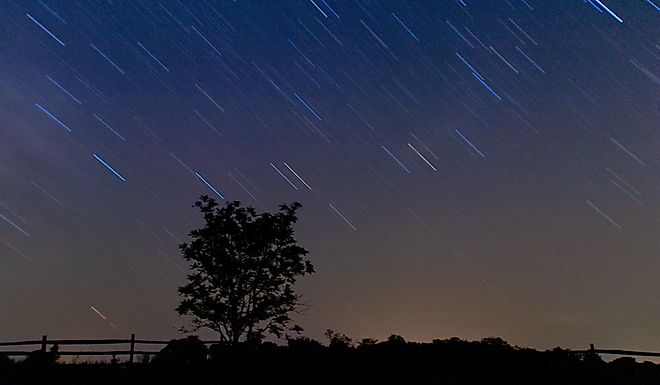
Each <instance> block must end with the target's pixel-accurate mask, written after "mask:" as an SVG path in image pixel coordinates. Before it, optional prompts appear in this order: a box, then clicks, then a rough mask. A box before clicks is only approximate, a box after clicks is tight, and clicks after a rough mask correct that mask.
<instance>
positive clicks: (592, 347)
mask: <svg viewBox="0 0 660 385" xmlns="http://www.w3.org/2000/svg"><path fill="white" fill-rule="evenodd" d="M589 350H591V352H592V353H593V352H594V350H596V349H595V348H594V344H589Z"/></svg>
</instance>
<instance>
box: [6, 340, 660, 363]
mask: <svg viewBox="0 0 660 385" xmlns="http://www.w3.org/2000/svg"><path fill="white" fill-rule="evenodd" d="M169 342H170V341H164V340H138V339H136V338H135V334H131V338H129V339H121V338H114V339H113V338H110V339H95V340H71V339H61V340H49V339H48V336H42V337H41V339H40V340H26V341H5V342H2V341H0V347H8V346H40V348H39V349H38V350H37V351H41V352H46V351H47V349H48V346H51V347H52V346H54V345H57V346H58V348H59V346H85V345H124V344H127V345H129V350H83V351H59V350H58V352H57V354H58V355H60V356H112V357H116V356H128V362H129V363H133V361H134V358H135V355H156V354H158V353H159V351H153V350H135V346H136V345H162V346H165V345H167V344H168V343H169ZM201 342H202V343H203V344H205V345H210V344H215V343H218V342H219V341H201ZM570 352H572V353H576V354H607V355H617V356H629V357H660V353H658V352H644V351H635V350H623V349H596V348H595V347H594V344H590V346H589V349H586V350H570ZM32 353H33V351H27V350H1V349H0V354H4V355H7V356H15V357H21V356H23V357H26V356H29V355H30V354H32Z"/></svg>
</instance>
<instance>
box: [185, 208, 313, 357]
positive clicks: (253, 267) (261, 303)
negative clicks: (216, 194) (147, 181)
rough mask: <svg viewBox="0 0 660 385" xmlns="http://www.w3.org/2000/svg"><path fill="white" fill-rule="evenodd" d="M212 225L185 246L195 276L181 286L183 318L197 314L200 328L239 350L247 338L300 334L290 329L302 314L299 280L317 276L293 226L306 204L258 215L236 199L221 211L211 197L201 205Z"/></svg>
mask: <svg viewBox="0 0 660 385" xmlns="http://www.w3.org/2000/svg"><path fill="white" fill-rule="evenodd" d="M195 207H198V208H199V209H200V211H201V212H202V214H203V216H204V220H205V222H206V225H205V226H204V227H203V228H200V229H197V230H193V231H191V232H190V237H191V239H192V240H191V242H190V243H183V244H181V245H180V246H179V248H180V249H181V251H182V253H183V257H184V258H185V259H186V260H187V261H188V262H190V268H191V269H192V270H193V272H192V273H191V274H189V275H188V283H187V284H186V285H184V286H181V287H179V294H180V295H181V296H182V297H183V299H182V300H181V303H180V304H179V306H178V307H177V309H176V310H177V311H178V312H179V314H181V315H192V316H193V321H192V322H193V326H194V330H198V329H199V328H201V327H208V328H210V329H212V330H215V331H217V332H218V333H220V336H221V338H222V339H223V340H226V341H229V342H230V343H231V344H233V345H235V344H236V343H238V342H239V340H240V339H241V337H242V336H244V335H245V336H246V337H247V339H248V340H255V339H256V340H259V339H261V337H262V336H263V335H264V332H269V333H272V334H274V335H276V336H278V337H281V335H282V332H284V331H285V330H291V331H295V332H300V331H301V330H302V328H300V327H299V326H297V325H293V326H289V322H290V321H291V319H290V316H289V314H290V313H291V312H294V311H297V310H298V309H299V305H300V303H299V300H300V296H299V295H297V294H296V293H295V292H294V291H293V285H294V284H295V282H296V278H297V277H298V276H303V275H305V274H311V273H314V267H313V266H312V263H311V262H310V261H309V260H304V259H303V257H304V256H305V255H307V253H308V252H307V250H305V249H304V248H303V247H301V246H299V245H298V244H297V241H296V240H295V238H294V231H293V224H294V223H295V222H296V220H297V217H296V210H297V209H298V208H300V207H301V205H300V203H298V202H294V203H292V204H290V205H286V204H284V205H281V206H280V210H279V212H277V213H274V214H273V213H268V212H264V213H257V212H256V210H255V209H254V208H253V207H241V204H240V202H238V201H234V202H231V203H228V204H227V205H226V206H224V207H223V206H220V205H219V204H218V203H217V202H216V201H215V200H214V199H212V198H209V197H208V196H206V195H203V196H201V197H200V199H199V200H198V201H197V202H195Z"/></svg>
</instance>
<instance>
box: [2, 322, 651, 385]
mask: <svg viewBox="0 0 660 385" xmlns="http://www.w3.org/2000/svg"><path fill="white" fill-rule="evenodd" d="M326 336H327V337H328V339H329V343H327V344H322V343H320V342H318V341H315V340H313V339H309V338H306V337H297V338H288V339H287V344H286V345H284V346H282V345H276V344H273V343H270V342H261V341H252V342H249V343H239V344H236V345H232V344H226V345H225V344H215V345H211V346H210V347H207V346H206V345H204V344H203V343H202V342H201V341H200V340H199V339H197V337H188V338H185V339H179V340H173V341H171V342H170V343H169V344H168V345H167V346H166V347H165V348H163V349H162V350H161V351H160V353H159V354H158V355H157V356H155V357H153V359H150V357H149V356H144V357H142V359H141V360H138V362H137V363H134V364H126V363H121V362H118V361H117V360H114V361H113V362H111V363H60V362H58V357H57V352H56V351H51V352H34V354H33V355H32V356H30V357H28V358H27V359H25V360H21V361H17V362H14V361H12V360H10V359H9V358H8V357H6V356H2V355H0V384H2V385H5V384H7V385H8V384H11V385H22V384H30V385H32V384H92V383H93V384H158V385H168V384H190V385H195V384H218V385H224V384H231V385H243V384H246V385H247V384H260V385H262V384H273V385H280V384H281V385H285V384H286V385H298V384H300V385H303V384H304V385H316V384H318V385H325V384H338V385H339V384H341V385H353V384H355V385H368V384H379V385H389V384H391V385H394V384H401V385H418V384H419V385H422V384H455V385H463V384H465V385H467V384H475V385H476V384H506V385H515V384H525V385H528V384H538V385H544V384H548V385H550V384H552V385H556V384H580V385H587V384H594V385H595V384H598V385H608V384H612V385H614V384H627V385H637V384H639V385H648V384H660V365H656V364H654V363H651V362H642V363H640V362H636V361H635V360H634V359H632V358H619V359H616V360H614V361H611V362H605V361H603V360H602V359H601V358H600V357H599V356H598V355H596V354H594V353H588V354H581V353H576V352H571V351H569V350H563V349H560V348H555V349H554V350H549V351H537V350H534V349H529V348H520V347H516V346H511V345H509V344H508V343H507V342H505V341H504V340H502V339H500V338H486V339H483V340H481V341H465V340H461V339H458V338H451V339H447V340H433V342H431V343H417V342H407V341H405V340H404V339H403V338H402V337H400V336H397V335H392V336H390V337H389V338H388V339H387V340H386V341H382V342H379V341H376V340H374V339H363V340H361V341H358V342H354V341H352V340H351V339H350V338H349V337H347V336H345V335H343V334H340V333H335V332H332V331H328V332H327V333H326Z"/></svg>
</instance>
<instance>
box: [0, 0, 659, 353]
mask: <svg viewBox="0 0 660 385" xmlns="http://www.w3.org/2000/svg"><path fill="white" fill-rule="evenodd" d="M659 11H660V8H659V7H658V3H657V1H655V0H630V1H621V0H616V1H615V0H603V1H599V0H565V1H540V0H501V1H476V0H475V1H471V0H451V1H398V0H396V1H387V2H386V1H374V0H341V1H340V0H286V1H264V2H260V1H248V0H245V1H243V0H237V1H217V0H202V1H190V0H161V1H156V0H153V1H152V0H132V1H128V0H118V1H105V0H103V1H95V2H70V1H55V0H37V1H4V2H2V4H0V36H1V38H0V261H2V268H1V269H0V314H2V317H0V319H1V321H0V325H2V327H1V328H0V339H3V340H14V339H19V338H22V337H29V338H33V337H34V336H40V335H42V334H48V335H49V336H51V335H52V336H57V337H61V338H102V337H105V336H108V337H115V336H123V334H121V333H124V334H126V333H127V332H131V333H132V332H135V333H137V334H138V335H140V336H142V337H144V338H151V337H153V338H171V337H175V336H178V335H179V331H178V329H179V327H180V326H182V325H183V324H184V323H185V320H183V319H181V318H179V317H178V315H177V314H176V312H175V311H174V307H175V306H176V303H177V301H178V297H177V292H176V288H177V287H178V285H180V284H181V283H182V282H184V280H185V278H186V263H185V261H184V260H183V259H182V258H181V255H180V252H179V250H178V244H179V243H180V242H183V241H185V240H186V239H187V234H188V232H189V231H190V230H192V229H194V228H196V227H197V226H199V225H200V224H201V218H199V213H198V212H196V209H195V208H193V207H191V206H192V204H193V202H194V201H195V199H196V198H197V197H198V196H199V195H201V194H208V195H209V196H212V197H214V198H217V199H218V200H219V201H223V200H226V201H234V200H239V201H242V202H244V203H245V204H251V205H254V206H255V207H256V208H258V209H259V210H270V211H273V210H276V209H277V207H278V205H279V204H282V203H290V202H293V201H299V202H301V203H302V205H303V207H302V209H301V210H300V211H299V221H298V223H297V225H296V236H297V238H298V240H299V241H300V243H301V245H303V246H304V247H305V248H307V249H308V250H309V251H310V255H309V257H310V259H311V260H312V261H313V263H314V265H315V266H316V270H317V272H318V273H317V274H316V275H315V276H312V277H311V278H305V279H303V280H302V281H301V282H300V292H301V293H302V294H303V299H304V300H305V302H307V303H310V304H311V305H312V307H311V308H310V310H308V311H307V312H305V313H304V314H303V315H301V316H297V321H298V322H300V323H301V324H302V325H303V326H304V327H305V329H306V332H305V333H306V334H308V335H310V336H311V337H315V338H319V339H321V338H322V335H323V332H324V331H325V329H327V328H332V329H334V330H340V331H342V332H345V333H347V334H349V335H351V336H354V337H356V338H362V337H376V338H383V337H386V336H388V335H389V334H392V333H397V334H401V335H403V336H404V337H406V338H407V339H411V340H431V339H432V338H446V337H450V336H454V335H456V336H459V337H462V338H482V337H487V336H501V337H503V338H505V339H506V340H508V341H510V342H512V343H513V344H519V345H527V346H533V347H540V348H546V347H553V346H558V345H561V346H565V347H575V348H582V349H584V348H586V347H587V346H588V344H589V343H590V342H597V343H598V345H599V346H616V347H620V348H628V347H630V348H636V349H639V350H644V349H646V350H656V351H657V350H660V343H659V342H657V341H656V340H655V339H654V338H652V337H653V336H655V335H657V334H658V333H659V332H660V307H658V306H657V302H658V298H660V280H658V276H660V236H659V234H660V219H659V218H660V108H659V107H660V104H659V101H660V93H659V92H658V91H659V87H660V81H659V80H658V79H659V77H658V76H659V73H660V65H659V59H660V42H659V41H658V38H659V37H660V28H659V26H660V19H659V16H660V15H659V13H658V12H659ZM90 309H91V311H90ZM99 309H102V311H101V310H99ZM352 309H355V310H352ZM358 314H359V316H358ZM109 320H112V322H110V321H109ZM120 331H121V332H120Z"/></svg>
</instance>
